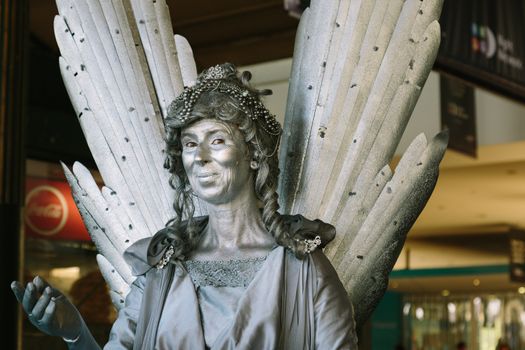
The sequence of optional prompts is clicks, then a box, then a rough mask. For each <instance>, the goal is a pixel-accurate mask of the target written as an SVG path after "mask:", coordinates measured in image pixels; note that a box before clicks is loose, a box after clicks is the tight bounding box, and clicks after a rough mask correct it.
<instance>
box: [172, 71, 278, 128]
mask: <svg viewBox="0 0 525 350" xmlns="http://www.w3.org/2000/svg"><path fill="white" fill-rule="evenodd" d="M211 91H215V92H219V93H223V94H226V95H229V96H231V97H232V98H233V99H235V100H236V101H238V102H239V105H238V108H239V109H240V110H241V111H243V112H244V113H245V114H246V115H247V116H248V117H250V118H251V119H252V120H253V121H255V122H258V125H259V126H260V127H261V128H262V129H263V130H264V131H265V132H266V133H268V134H270V135H274V136H277V135H280V133H281V125H280V124H279V122H278V121H277V120H276V119H275V115H273V114H271V113H270V111H268V109H267V108H266V107H265V106H264V105H263V103H262V102H261V100H260V98H259V94H258V93H257V92H256V91H254V90H251V89H249V88H247V87H246V86H244V85H243V84H242V82H241V81H240V80H239V78H238V77H237V70H236V68H235V66H234V65H233V64H229V63H226V64H221V65H216V66H213V67H210V68H208V69H206V70H205V71H203V72H202V73H201V74H200V75H199V76H198V78H197V82H196V83H195V85H193V86H189V87H186V88H184V91H183V92H182V93H181V94H180V95H179V96H178V97H177V98H176V99H175V101H173V102H172V104H171V105H170V108H169V111H168V116H169V118H170V122H171V126H173V127H176V128H179V127H183V126H185V125H188V123H190V122H191V121H193V120H194V119H198V117H197V116H194V115H193V114H192V112H193V108H194V106H195V104H196V103H197V101H198V100H199V97H200V95H201V94H202V93H206V92H211Z"/></svg>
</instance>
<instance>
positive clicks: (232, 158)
mask: <svg viewBox="0 0 525 350" xmlns="http://www.w3.org/2000/svg"><path fill="white" fill-rule="evenodd" d="M181 142H182V163H183V165H184V169H185V170H186V174H187V176H188V179H189V181H190V185H191V187H192V189H193V191H194V192H195V194H196V195H197V196H198V197H199V198H201V199H202V200H204V201H206V202H208V203H211V204H225V203H229V202H232V201H233V200H234V199H235V198H236V197H239V195H240V194H241V193H243V191H254V187H253V180H252V176H251V169H250V158H249V152H248V147H247V145H246V143H245V142H244V138H243V135H242V133H241V132H240V131H239V130H238V129H237V128H236V127H233V126H231V125H229V124H227V123H225V122H222V121H220V120H215V119H203V120H199V121H197V122H195V123H193V124H191V125H190V126H188V127H186V128H183V129H182V132H181Z"/></svg>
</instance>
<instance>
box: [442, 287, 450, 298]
mask: <svg viewBox="0 0 525 350" xmlns="http://www.w3.org/2000/svg"><path fill="white" fill-rule="evenodd" d="M441 295H442V296H444V297H448V296H449V295H450V291H449V290H448V289H443V290H442V291H441Z"/></svg>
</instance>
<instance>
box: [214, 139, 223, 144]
mask: <svg viewBox="0 0 525 350" xmlns="http://www.w3.org/2000/svg"><path fill="white" fill-rule="evenodd" d="M223 143H224V140H223V139H214V140H213V141H212V142H211V144H212V145H222V144H223Z"/></svg>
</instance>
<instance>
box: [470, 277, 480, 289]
mask: <svg viewBox="0 0 525 350" xmlns="http://www.w3.org/2000/svg"><path fill="white" fill-rule="evenodd" d="M480 283H481V281H480V280H479V279H478V278H474V280H473V281H472V284H473V285H474V287H477V286H479V285H480Z"/></svg>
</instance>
